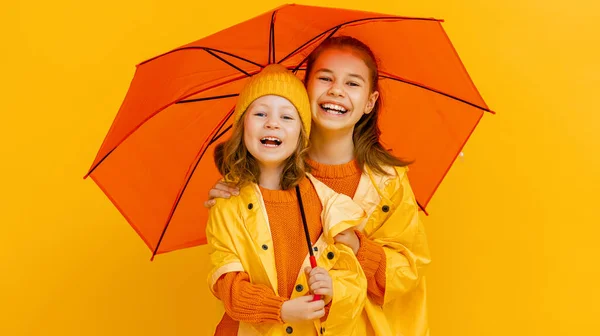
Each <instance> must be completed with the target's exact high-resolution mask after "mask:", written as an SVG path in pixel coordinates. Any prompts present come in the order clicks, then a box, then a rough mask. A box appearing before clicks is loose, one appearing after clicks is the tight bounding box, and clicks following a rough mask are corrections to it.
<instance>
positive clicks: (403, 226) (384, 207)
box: [354, 167, 430, 336]
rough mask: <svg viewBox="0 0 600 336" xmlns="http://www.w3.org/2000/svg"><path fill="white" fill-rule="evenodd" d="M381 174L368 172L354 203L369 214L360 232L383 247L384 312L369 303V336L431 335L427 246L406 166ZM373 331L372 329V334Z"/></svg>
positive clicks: (361, 180)
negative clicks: (427, 297)
mask: <svg viewBox="0 0 600 336" xmlns="http://www.w3.org/2000/svg"><path fill="white" fill-rule="evenodd" d="M386 171H387V172H388V173H389V174H390V175H381V174H376V173H374V172H372V171H371V170H370V169H368V168H367V167H365V169H364V170H363V174H362V176H361V179H360V182H359V184H358V188H357V190H356V193H355V194H354V201H355V202H356V203H357V204H359V205H360V206H361V207H362V208H363V210H364V211H365V212H366V213H367V219H366V220H364V222H363V223H361V224H360V225H359V226H358V228H359V229H360V230H361V231H362V232H363V233H364V234H365V235H366V236H367V237H368V238H369V239H371V240H372V241H374V242H375V243H377V244H378V245H380V246H383V249H384V251H385V255H386V262H387V264H386V289H385V297H384V304H383V307H382V306H379V305H377V304H375V303H374V302H373V301H372V300H367V303H366V305H365V315H366V316H365V315H363V317H366V318H367V319H368V321H369V322H368V324H369V325H370V326H369V327H368V328H369V332H368V334H369V335H385V336H387V335H393V336H397V335H402V336H426V335H429V327H428V321H427V308H426V291H425V277H424V276H423V269H424V268H425V266H427V265H428V264H429V263H430V257H429V247H428V245H427V239H426V236H425V230H424V227H423V224H422V223H421V221H420V219H419V213H418V212H419V208H418V204H417V203H416V200H415V198H414V194H413V192H412V188H411V187H410V184H409V181H408V177H407V172H408V169H407V168H405V167H389V168H387V169H386ZM371 328H372V329H371Z"/></svg>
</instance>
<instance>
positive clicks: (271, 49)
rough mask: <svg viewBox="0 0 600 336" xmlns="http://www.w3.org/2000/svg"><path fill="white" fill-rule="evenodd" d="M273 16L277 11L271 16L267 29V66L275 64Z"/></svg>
mask: <svg viewBox="0 0 600 336" xmlns="http://www.w3.org/2000/svg"><path fill="white" fill-rule="evenodd" d="M275 14H277V10H274V11H273V14H271V24H270V27H269V55H268V56H269V57H268V58H269V64H271V63H273V62H275Z"/></svg>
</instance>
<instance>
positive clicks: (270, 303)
mask: <svg viewBox="0 0 600 336" xmlns="http://www.w3.org/2000/svg"><path fill="white" fill-rule="evenodd" d="M260 191H261V193H262V196H263V200H264V202H265V207H266V211H267V216H268V220H269V225H270V228H271V236H272V238H273V252H274V254H275V264H276V269H277V283H278V288H277V289H278V292H279V295H275V293H274V292H273V290H272V289H271V288H269V287H268V286H265V285H257V284H252V283H250V278H249V276H248V274H247V273H245V272H236V273H228V274H225V275H223V276H222V277H221V278H220V279H219V280H218V281H217V282H216V283H215V287H214V289H215V292H216V294H217V297H218V298H219V299H220V300H221V301H222V302H223V304H224V306H225V314H224V316H223V319H222V320H221V322H220V323H219V325H218V326H217V329H216V332H215V335H237V331H238V325H239V322H238V321H243V322H248V323H283V321H282V320H281V315H280V311H281V306H282V305H283V302H285V301H286V300H288V299H289V298H290V296H291V294H292V291H293V290H294V289H295V287H296V279H297V278H298V273H299V272H300V267H301V266H302V263H303V261H304V258H305V257H306V254H307V253H308V246H307V245H306V239H304V236H305V234H304V228H303V225H302V217H301V214H300V208H299V205H298V200H297V198H296V190H295V189H293V188H292V189H290V190H268V189H264V188H260ZM300 193H301V195H302V203H303V205H304V211H305V215H306V221H307V223H308V228H309V233H310V238H311V241H312V243H313V244H314V243H315V242H316V241H317V239H318V238H319V236H321V233H322V231H323V226H322V223H321V211H322V206H321V201H320V200H319V196H318V195H317V193H316V191H315V189H314V187H313V186H312V183H311V182H310V181H309V180H308V179H307V178H305V179H303V180H302V181H301V182H300ZM327 311H328V307H326V313H327Z"/></svg>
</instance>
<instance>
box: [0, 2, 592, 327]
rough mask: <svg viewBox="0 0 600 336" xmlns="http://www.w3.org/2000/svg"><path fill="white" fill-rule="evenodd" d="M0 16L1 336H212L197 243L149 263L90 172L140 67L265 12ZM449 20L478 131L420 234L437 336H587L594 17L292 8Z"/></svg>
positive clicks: (576, 6) (480, 8) (12, 12)
mask: <svg viewBox="0 0 600 336" xmlns="http://www.w3.org/2000/svg"><path fill="white" fill-rule="evenodd" d="M253 2H254V1H243V2H242V1H239V3H235V2H232V1H198V0H195V1H177V0H171V1H148V0H145V1H139V0H138V1H128V0H120V1H114V0H110V1H104V2H92V3H88V2H85V1H80V0H79V1H75V0H73V1H66V0H57V1H14V2H8V1H3V4H2V10H1V12H2V13H1V14H0V28H1V29H0V34H1V36H0V37H1V40H0V43H1V45H2V52H1V53H0V58H1V59H0V69H2V73H1V77H0V78H1V79H0V86H1V88H0V89H1V90H0V98H1V104H0V106H1V107H0V108H1V111H2V114H1V117H2V119H1V121H0V125H1V126H0V127H1V132H0V144H1V145H0V146H1V147H0V148H1V153H0V154H1V155H0V158H1V160H2V161H1V165H0V169H1V174H0V176H1V187H0V188H1V190H2V192H1V193H0V195H1V199H0V204H1V206H2V231H1V232H0V248H1V253H0V299H1V300H0V309H1V312H0V335H208V334H209V333H210V330H212V327H213V325H214V323H215V318H217V316H218V315H220V313H221V309H220V308H219V304H218V302H216V301H215V300H214V299H213V298H212V297H211V296H210V295H209V292H208V290H207V288H206V282H205V274H206V272H207V268H206V265H204V264H202V263H199V259H200V257H201V256H202V255H203V254H204V253H206V248H205V247H199V248H193V249H189V250H185V251H180V252H175V253H172V254H167V255H162V256H159V257H158V258H157V259H156V260H155V261H154V262H150V261H149V257H150V252H149V251H148V249H147V248H146V246H145V245H144V243H143V242H142V241H141V239H139V238H138V236H137V235H136V233H135V232H134V231H133V230H132V229H131V228H130V227H129V225H128V224H127V223H126V221H125V220H124V219H123V218H122V217H121V216H120V215H119V213H118V212H117V210H116V209H115V208H114V207H113V206H112V205H111V203H110V202H109V200H108V199H107V198H106V197H105V196H104V195H103V194H102V193H101V191H100V190H99V189H98V188H97V187H96V185H95V184H94V183H93V182H92V181H91V180H85V181H84V180H83V179H82V176H83V175H84V173H85V172H86V171H87V169H88V168H89V165H90V164H91V162H92V160H93V159H94V156H95V154H96V151H97V150H98V148H99V146H100V144H101V142H102V140H103V138H104V135H105V134H106V132H107V130H108V128H109V126H110V124H111V122H112V119H113V117H114V116H115V114H116V112H117V109H118V107H119V105H120V103H121V100H122V99H123V97H124V95H125V93H126V90H127V87H128V85H129V81H130V80H131V78H132V76H133V73H134V65H135V64H136V63H138V62H139V61H142V60H145V59H147V58H149V57H151V56H153V55H156V54H159V53H162V52H164V51H167V50H170V49H172V48H174V47H177V46H180V45H182V44H185V43H187V42H190V41H193V40H196V39H198V38H201V37H203V36H205V35H207V34H209V33H212V32H216V31H218V30H220V29H222V28H225V27H227V26H229V25H232V24H235V23H237V22H240V21H242V20H245V19H247V18H250V17H253V16H255V15H257V14H260V13H262V12H264V11H267V10H269V9H271V8H273V7H276V6H278V5H280V4H281V2H278V1H260V3H258V4H254V3H253ZM304 3H306V4H314V5H316V4H322V5H327V6H341V7H349V8H356V9H363V10H370V11H379V12H388V13H395V14H400V15H410V16H433V17H437V18H442V19H445V20H446V23H445V24H444V27H445V28H446V30H447V32H448V35H449V36H450V38H451V39H452V41H453V42H454V44H455V46H456V48H457V50H458V52H459V54H460V55H461V57H462V59H463V61H464V63H465V65H466V67H467V69H468V70H469V72H470V74H471V76H472V78H473V80H474V81H475V83H476V85H477V86H478V88H479V89H480V91H481V93H482V95H483V97H484V98H485V99H486V100H487V102H488V103H489V105H490V106H491V107H492V109H494V110H496V111H497V112H498V114H497V115H496V116H492V115H486V116H485V117H484V119H483V121H482V123H481V124H480V126H479V128H478V129H477V130H476V132H475V134H474V135H473V137H472V138H471V140H470V142H469V143H468V145H467V147H466V148H465V156H464V158H462V159H459V160H458V161H457V162H456V164H455V166H454V167H453V169H452V170H451V172H450V174H449V175H448V177H447V178H446V180H445V181H444V183H443V184H442V186H441V187H440V189H439V191H438V193H437V194H436V195H435V197H434V198H433V201H432V202H431V204H430V207H429V211H430V213H431V215H430V216H429V217H428V218H426V219H425V222H426V225H427V228H428V235H429V240H430V245H431V250H432V253H433V258H434V263H433V264H432V266H431V268H430V271H429V293H430V297H429V298H430V300H429V302H430V315H431V328H432V330H433V334H434V335H444V336H445V335H461V336H467V335H478V336H479V335H597V334H600V318H598V313H599V312H600V308H599V307H600V285H599V284H600V271H599V268H600V267H599V265H600V262H599V261H598V259H599V258H600V241H599V240H600V235H599V233H600V216H599V215H598V208H599V204H598V203H599V200H598V199H599V197H598V195H599V192H600V178H599V177H598V176H599V175H600V158H599V156H600V103H599V98H598V97H599V94H600V92H599V91H600V80H599V78H600V66H599V64H600V25H599V22H600V5H599V3H598V2H597V1H591V0H589V1H587V2H583V1H549V0H546V1H541V0H503V1H500V0H497V1H480V0H465V1H425V0H424V1H410V2H408V1H389V0H380V1H376V0H369V1H350V0H348V1H306V2H304Z"/></svg>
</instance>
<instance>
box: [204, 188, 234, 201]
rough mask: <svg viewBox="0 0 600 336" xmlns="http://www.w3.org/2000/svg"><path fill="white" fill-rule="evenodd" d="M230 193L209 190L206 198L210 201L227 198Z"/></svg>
mask: <svg viewBox="0 0 600 336" xmlns="http://www.w3.org/2000/svg"><path fill="white" fill-rule="evenodd" d="M231 195H232V194H231V193H230V192H229V191H227V190H220V189H211V190H210V191H209V192H208V198H209V199H210V200H212V199H213V198H229V197H231Z"/></svg>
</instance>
